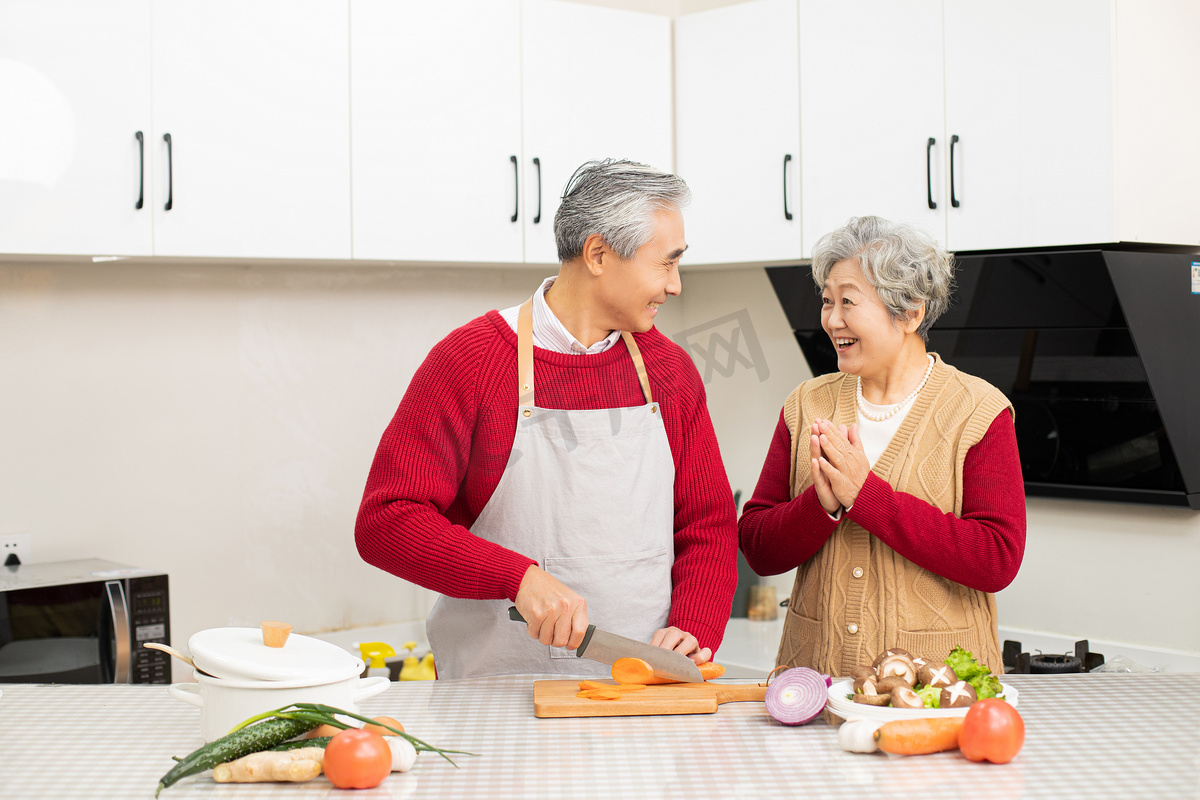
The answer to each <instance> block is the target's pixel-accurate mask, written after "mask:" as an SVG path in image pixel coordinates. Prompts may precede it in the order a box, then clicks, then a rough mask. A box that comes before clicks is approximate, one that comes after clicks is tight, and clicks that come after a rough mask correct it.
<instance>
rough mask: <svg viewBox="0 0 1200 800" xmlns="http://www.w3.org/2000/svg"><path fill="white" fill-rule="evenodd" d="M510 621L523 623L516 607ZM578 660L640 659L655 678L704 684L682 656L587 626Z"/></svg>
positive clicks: (697, 672) (511, 608) (698, 674)
mask: <svg viewBox="0 0 1200 800" xmlns="http://www.w3.org/2000/svg"><path fill="white" fill-rule="evenodd" d="M508 617H509V619H511V620H514V621H516V622H524V621H525V618H524V617H522V616H521V612H520V611H517V607H516V606H509V607H508ZM575 656H576V658H587V659H590V660H592V661H599V662H600V663H602V664H612V663H613V662H614V661H616V660H617V659H618V658H640V659H642V660H643V661H645V662H646V663H647V664H649V665H650V668H651V669H652V670H654V677H656V678H665V679H667V680H672V681H680V682H682V683H703V682H704V678H703V677H702V676H701V675H700V668H699V667H697V666H696V664H695V663H694V662H693V661H692V660H691V659H690V658H688V657H687V656H685V655H684V654H683V653H677V652H675V651H674V650H666V649H664V648H662V647H655V646H654V645H652V644H646V643H645V642H639V641H637V640H636V639H630V638H628V637H626V636H618V635H617V634H615V633H609V632H608V631H603V630H600V629H599V628H597V627H596V626H595V625H588V626H587V633H585V634H584V635H583V642H581V643H580V645H579V649H578V650H576V651H575Z"/></svg>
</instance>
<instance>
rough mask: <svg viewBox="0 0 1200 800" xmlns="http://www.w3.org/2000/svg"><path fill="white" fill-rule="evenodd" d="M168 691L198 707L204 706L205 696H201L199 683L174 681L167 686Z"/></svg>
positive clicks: (178, 698)
mask: <svg viewBox="0 0 1200 800" xmlns="http://www.w3.org/2000/svg"><path fill="white" fill-rule="evenodd" d="M167 691H168V692H170V693H171V696H172V697H174V698H175V699H176V700H182V701H183V702H185V703H187V704H188V705H192V706H195V707H196V708H204V698H203V697H201V696H200V684H198V683H172V684H171V685H170V686H168V687H167Z"/></svg>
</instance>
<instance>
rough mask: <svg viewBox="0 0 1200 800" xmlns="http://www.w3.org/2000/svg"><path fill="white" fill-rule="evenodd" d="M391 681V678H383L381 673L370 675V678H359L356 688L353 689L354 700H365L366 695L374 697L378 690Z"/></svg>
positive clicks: (385, 686)
mask: <svg viewBox="0 0 1200 800" xmlns="http://www.w3.org/2000/svg"><path fill="white" fill-rule="evenodd" d="M391 683H392V680H391V678H385V677H383V676H382V675H372V676H371V677H370V678H359V680H358V688H357V689H355V690H354V702H355V703H357V702H359V701H361V700H366V699H367V698H368V697H374V696H375V695H377V694H379V693H380V692H382V691H384V690H385V689H387V688H388V686H390V685H391Z"/></svg>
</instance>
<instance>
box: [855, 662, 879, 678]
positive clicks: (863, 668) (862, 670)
mask: <svg viewBox="0 0 1200 800" xmlns="http://www.w3.org/2000/svg"><path fill="white" fill-rule="evenodd" d="M850 677H851V678H867V677H870V678H874V677H876V676H875V668H874V667H872V666H871V665H870V664H860V665H859V666H857V667H855V668H854V669H852V670H850Z"/></svg>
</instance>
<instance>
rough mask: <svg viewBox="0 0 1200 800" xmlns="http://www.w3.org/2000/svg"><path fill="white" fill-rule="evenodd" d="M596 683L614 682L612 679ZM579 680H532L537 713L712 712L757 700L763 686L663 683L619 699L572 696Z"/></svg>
mask: <svg viewBox="0 0 1200 800" xmlns="http://www.w3.org/2000/svg"><path fill="white" fill-rule="evenodd" d="M595 682H596V683H604V684H610V685H614V686H615V685H616V681H611V680H597V681H595ZM577 692H579V680H569V681H568V680H561V681H534V682H533V713H534V716H537V717H626V716H644V715H647V714H712V713H713V712H715V711H716V710H717V706H719V705H720V704H721V703H740V702H759V703H761V702H762V701H763V698H764V697H766V695H767V687H766V686H759V685H758V684H735V683H711V682H705V683H666V684H661V685H659V686H647V687H646V688H645V689H642V690H641V691H637V692H625V693H623V694H622V696H621V698H620V699H619V700H593V699H590V698H584V697H576V696H575V695H576V693H577Z"/></svg>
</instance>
